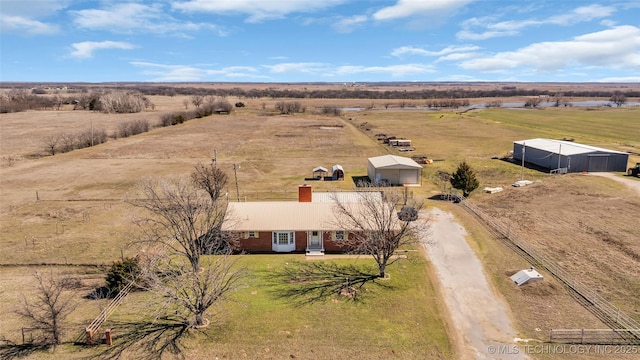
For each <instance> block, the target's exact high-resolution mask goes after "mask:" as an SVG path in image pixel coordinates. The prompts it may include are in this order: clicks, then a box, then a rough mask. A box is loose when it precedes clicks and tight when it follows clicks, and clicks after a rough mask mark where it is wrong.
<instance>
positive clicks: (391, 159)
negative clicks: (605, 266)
mask: <svg viewBox="0 0 640 360" xmlns="http://www.w3.org/2000/svg"><path fill="white" fill-rule="evenodd" d="M367 175H368V177H369V179H370V180H371V182H372V183H374V184H389V185H420V180H421V178H422V166H420V164H418V163H417V162H415V161H413V160H412V159H411V158H406V157H402V156H395V155H384V156H377V157H372V158H369V165H368V167H367Z"/></svg>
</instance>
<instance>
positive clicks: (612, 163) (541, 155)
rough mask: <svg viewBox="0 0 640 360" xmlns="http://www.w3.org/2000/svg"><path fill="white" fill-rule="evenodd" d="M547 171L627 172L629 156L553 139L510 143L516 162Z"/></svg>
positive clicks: (619, 152) (623, 153)
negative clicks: (522, 162) (523, 162)
mask: <svg viewBox="0 0 640 360" xmlns="http://www.w3.org/2000/svg"><path fill="white" fill-rule="evenodd" d="M523 156H524V161H525V162H526V163H529V164H533V165H536V166H540V167H543V168H546V169H549V170H550V171H552V172H561V173H564V172H574V173H575V172H583V171H586V172H609V171H621V172H625V171H627V162H628V161H629V154H628V153H625V152H621V151H615V150H609V149H603V148H599V147H595V146H590V145H584V144H578V143H574V142H572V141H564V140H553V139H540V138H538V139H529V140H520V141H514V142H513V158H514V160H517V161H522V158H523Z"/></svg>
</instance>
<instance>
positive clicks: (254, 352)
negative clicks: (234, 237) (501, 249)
mask: <svg viewBox="0 0 640 360" xmlns="http://www.w3.org/2000/svg"><path fill="white" fill-rule="evenodd" d="M298 261H302V262H304V261H335V262H337V263H339V264H348V263H356V264H357V265H361V266H369V265H373V261H372V260H370V259H369V258H360V259H354V258H342V259H324V260H306V259H305V257H304V255H243V256H242V257H241V258H240V259H239V265H241V266H246V267H247V270H248V274H249V277H248V278H247V283H246V286H245V287H243V288H242V289H241V290H239V291H238V292H237V293H235V294H233V301H231V302H227V303H225V304H222V305H221V306H220V307H217V308H215V309H213V311H212V312H211V313H210V314H209V317H210V318H211V319H212V325H211V326H209V328H207V329H206V331H205V334H206V336H204V335H199V336H196V337H194V338H192V339H189V341H188V342H187V343H186V344H187V345H188V351H187V354H186V355H187V358H214V357H218V358H227V359H236V358H250V359H255V358H259V357H262V356H267V357H268V358H275V359H283V358H297V359H336V358H346V357H357V358H402V359H425V358H429V359H434V358H435V359H438V358H443V359H448V358H452V356H453V355H452V347H451V344H450V342H449V338H448V336H447V333H446V329H445V325H444V320H443V318H442V315H441V310H442V309H441V308H439V305H438V304H439V302H438V300H437V294H436V292H435V290H434V287H433V284H432V283H431V278H430V277H429V274H428V264H427V263H426V261H425V260H424V256H422V254H421V253H419V252H416V253H411V254H410V257H409V258H408V259H407V260H402V261H401V262H399V263H397V264H396V265H394V266H392V267H391V269H390V270H389V273H390V274H391V279H390V280H384V281H383V282H384V284H385V285H388V287H382V286H377V285H375V284H371V285H367V286H366V290H365V291H364V295H363V297H362V301H361V302H356V303H354V302H352V301H349V300H348V299H347V298H346V297H344V296H340V295H337V296H335V297H333V298H330V299H327V301H325V302H321V303H315V304H310V305H304V306H299V305H294V304H293V303H292V302H291V300H288V299H283V298H281V297H279V296H278V292H277V290H278V288H281V286H287V285H281V286H280V287H278V286H275V287H274V286H268V285H265V284H267V283H269V282H268V281H266V277H267V276H268V274H269V273H270V272H272V271H275V270H277V269H279V268H282V267H283V266H292V265H293V264H294V263H295V262H298ZM147 296H148V294H145V293H134V294H132V295H130V297H129V298H128V299H127V300H126V302H125V303H124V304H123V305H121V307H120V308H119V309H118V310H117V311H116V313H114V314H113V316H112V317H111V318H110V320H109V322H107V323H105V325H104V326H103V328H109V327H113V331H114V334H115V335H116V337H117V333H118V328H117V326H116V325H113V324H115V323H117V322H118V321H138V320H143V318H144V317H145V316H146V315H145V314H150V313H151V312H149V311H148V310H149V309H148V304H149V302H147V301H144V300H143V299H145V298H146V297H147ZM116 341H117V338H116Z"/></svg>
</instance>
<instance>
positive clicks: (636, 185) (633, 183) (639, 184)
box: [590, 172, 640, 194]
mask: <svg viewBox="0 0 640 360" xmlns="http://www.w3.org/2000/svg"><path fill="white" fill-rule="evenodd" d="M590 174H591V175H597V176H602V177H606V178H608V179H611V180H615V181H617V182H619V183H622V184H625V185H627V186H628V187H630V188H631V189H634V190H635V191H636V192H637V193H638V194H640V181H638V180H635V179H632V178H631V177H620V176H618V175H616V174H614V173H608V172H594V173H590Z"/></svg>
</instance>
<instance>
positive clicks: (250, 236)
mask: <svg viewBox="0 0 640 360" xmlns="http://www.w3.org/2000/svg"><path fill="white" fill-rule="evenodd" d="M257 238H258V232H257V231H247V239H257Z"/></svg>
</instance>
